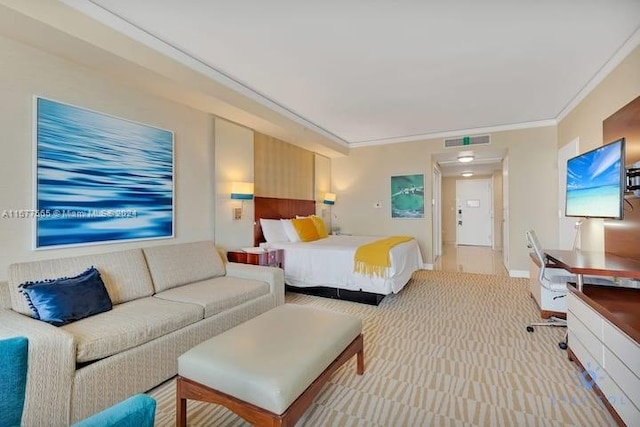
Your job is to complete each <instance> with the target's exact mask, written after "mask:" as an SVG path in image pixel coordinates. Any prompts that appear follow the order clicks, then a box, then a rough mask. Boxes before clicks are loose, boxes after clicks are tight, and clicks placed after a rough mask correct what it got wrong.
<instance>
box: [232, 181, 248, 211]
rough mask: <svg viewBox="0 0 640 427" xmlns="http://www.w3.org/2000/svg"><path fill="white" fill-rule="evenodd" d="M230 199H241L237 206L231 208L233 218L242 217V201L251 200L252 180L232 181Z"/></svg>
mask: <svg viewBox="0 0 640 427" xmlns="http://www.w3.org/2000/svg"><path fill="white" fill-rule="evenodd" d="M231 199H232V200H241V201H242V205H241V206H240V207H239V208H233V219H242V213H243V211H244V201H245V200H253V182H232V183H231Z"/></svg>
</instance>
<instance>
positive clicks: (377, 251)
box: [353, 236, 413, 277]
mask: <svg viewBox="0 0 640 427" xmlns="http://www.w3.org/2000/svg"><path fill="white" fill-rule="evenodd" d="M410 240H413V237H409V236H391V237H387V238H386V239H381V240H376V241H375V242H371V243H367V244H366V245H362V246H360V247H359V248H358V249H357V250H356V254H355V256H354V264H355V265H354V269H353V270H354V271H355V272H356V273H361V274H366V275H367V276H380V277H384V273H385V270H386V269H387V267H391V257H390V256H389V251H390V250H391V248H393V247H394V246H395V245H399V244H400V243H404V242H408V241H410Z"/></svg>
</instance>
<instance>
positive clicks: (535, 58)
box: [64, 0, 640, 146]
mask: <svg viewBox="0 0 640 427" xmlns="http://www.w3.org/2000/svg"><path fill="white" fill-rule="evenodd" d="M64 1H65V3H67V4H70V5H71V6H74V7H77V8H78V9H80V10H82V11H83V12H85V13H88V14H93V15H96V14H101V20H102V22H107V23H109V22H108V21H110V20H111V22H112V26H113V27H114V28H118V29H123V28H125V26H127V25H128V26H129V27H131V26H134V27H137V30H139V29H142V30H144V32H146V33H147V35H151V36H153V37H154V38H155V39H157V40H160V41H162V42H164V44H168V45H170V47H171V48H172V49H174V50H176V52H177V53H180V54H184V53H186V54H188V55H190V56H192V57H193V58H196V59H198V60H199V61H201V62H202V63H204V64H205V65H207V66H208V67H210V68H212V69H213V70H215V71H217V72H219V73H222V74H224V75H225V76H226V77H228V78H231V79H232V80H233V81H235V82H234V83H236V84H237V83H240V84H241V87H242V88H243V90H248V91H252V92H255V93H257V94H258V96H261V97H264V98H266V99H267V100H268V101H270V102H273V103H275V104H277V105H279V106H280V107H284V108H285V109H286V110H288V111H289V112H290V113H293V114H294V115H295V116H297V117H298V119H299V121H300V122H302V123H308V124H309V127H310V128H316V127H320V128H321V129H323V130H324V131H326V132H327V133H328V134H330V135H333V136H334V139H335V140H337V141H342V142H347V143H349V144H350V145H351V146H361V145H368V144H376V143H387V142H397V141H405V140H415V139H423V138H429V137H434V136H439V135H443V134H446V133H451V132H456V131H463V130H465V131H471V132H472V131H474V130H480V129H485V130H486V129H487V128H490V129H503V128H504V129H507V128H511V127H526V126H536V125H542V124H550V123H553V121H554V120H556V119H557V118H558V117H559V116H561V115H562V114H564V113H566V111H568V109H569V108H570V107H571V106H572V103H575V102H576V100H577V97H579V96H580V94H581V93H582V94H584V93H585V91H586V90H587V89H589V87H590V86H589V85H590V84H591V85H592V84H593V79H594V78H597V76H598V75H602V74H603V72H606V71H607V70H608V69H609V68H611V67H612V65H611V63H612V62H613V61H616V60H617V61H619V60H621V59H622V58H621V56H622V57H623V56H624V55H623V54H624V53H625V52H628V51H630V49H632V48H633V47H634V46H635V45H637V43H638V39H640V37H639V35H640V30H639V29H640V0H582V1H576V0H538V1H524V0H489V1H474V0H452V1H446V2H445V1H436V0H423V1H418V0H410V1H409V0H405V1H391V0H387V1H384V0H369V1H364V0H360V1H358V0H341V1H326V0H325V1H318V0H316V1H313V0H307V1H300V0H270V1H264V0H262V1H260V0H236V1H221V0H208V1H204V0H201V1H197V0H191V1H184V0H135V1H130V0H64ZM79 3H84V5H83V6H82V7H78V4H79ZM92 8H93V10H91V9H92ZM98 8H102V9H103V10H100V9H98ZM105 11H106V12H107V13H105ZM122 20H124V21H126V23H124V22H123V21H122ZM137 30H136V31H137ZM128 34H129V35H131V34H132V33H131V32H128ZM157 40H156V41H157ZM165 47H166V45H165ZM178 51H179V52H178ZM614 65H615V64H614ZM581 91H582V92H581Z"/></svg>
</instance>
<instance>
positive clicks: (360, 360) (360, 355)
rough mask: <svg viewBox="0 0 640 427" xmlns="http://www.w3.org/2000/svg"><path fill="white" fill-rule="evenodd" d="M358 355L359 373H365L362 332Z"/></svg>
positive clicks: (359, 337) (359, 338)
mask: <svg viewBox="0 0 640 427" xmlns="http://www.w3.org/2000/svg"><path fill="white" fill-rule="evenodd" d="M356 357H357V371H356V372H357V374H358V375H362V374H364V340H363V339H362V334H360V336H358V353H357V354H356Z"/></svg>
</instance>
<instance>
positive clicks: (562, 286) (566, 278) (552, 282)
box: [525, 230, 576, 348]
mask: <svg viewBox="0 0 640 427" xmlns="http://www.w3.org/2000/svg"><path fill="white" fill-rule="evenodd" d="M525 235H526V237H527V246H528V247H529V248H531V249H533V253H534V254H535V256H536V259H537V260H538V262H539V263H540V274H539V275H538V281H539V282H540V286H542V288H544V289H545V290H547V291H549V292H552V293H554V294H557V295H556V296H554V297H553V299H556V298H566V296H567V283H568V282H575V281H576V278H575V276H570V275H554V276H551V277H547V276H546V274H545V272H546V265H547V257H546V256H545V255H544V253H543V252H542V246H540V242H539V241H538V237H537V236H536V233H535V231H533V230H528V231H527V232H526V233H525ZM534 326H559V327H566V326H567V321H566V320H565V319H561V318H560V317H556V316H551V317H550V318H548V319H547V321H546V322H536V323H530V324H529V326H527V332H534V331H535V329H534ZM565 341H566V340H565ZM562 347H563V346H562V345H560V348H562ZM565 348H566V344H565Z"/></svg>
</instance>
